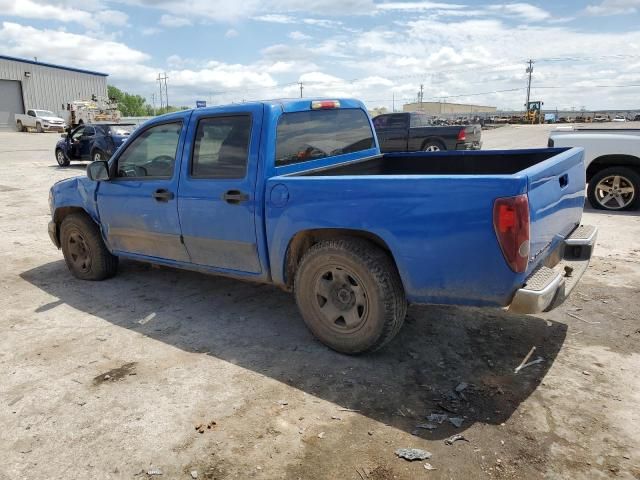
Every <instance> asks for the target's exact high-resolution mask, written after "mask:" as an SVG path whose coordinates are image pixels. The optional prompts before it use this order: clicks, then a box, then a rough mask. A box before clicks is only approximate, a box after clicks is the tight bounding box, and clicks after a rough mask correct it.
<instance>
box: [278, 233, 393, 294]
mask: <svg viewBox="0 0 640 480" xmlns="http://www.w3.org/2000/svg"><path fill="white" fill-rule="evenodd" d="M336 238H361V239H364V240H367V241H369V242H371V243H373V244H374V245H376V246H378V247H380V248H381V249H382V250H384V251H385V252H387V253H388V254H389V257H390V258H391V261H392V262H393V264H394V266H396V268H397V265H396V262H395V259H394V258H393V254H392V253H391V249H390V248H389V246H388V245H387V243H386V242H385V241H384V240H383V239H382V238H380V237H379V236H377V235H375V234H373V233H371V232H365V231H363V230H352V229H348V228H322V229H314V230H304V231H302V232H298V233H297V234H296V235H295V236H294V237H293V238H292V239H291V241H290V242H289V245H288V247H287V257H286V260H285V271H284V281H285V288H286V289H287V290H290V289H292V288H293V280H294V278H295V276H296V270H297V269H298V265H299V264H300V260H301V259H302V257H303V255H304V254H305V253H306V252H307V250H309V249H310V248H311V247H312V246H313V245H315V244H316V243H318V242H321V241H324V240H330V239H336Z"/></svg>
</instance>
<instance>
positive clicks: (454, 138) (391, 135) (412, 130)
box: [373, 112, 482, 153]
mask: <svg viewBox="0 0 640 480" xmlns="http://www.w3.org/2000/svg"><path fill="white" fill-rule="evenodd" d="M373 126H374V127H375V129H376V135H377V136H378V143H379V144H380V150H382V152H383V153H386V152H417V151H424V152H437V151H441V150H479V149H480V147H481V146H482V142H481V141H480V137H481V135H482V127H481V126H480V125H451V126H436V125H433V123H432V121H431V119H430V118H429V116H428V115H426V114H424V113H415V112H411V113H388V114H384V115H378V116H377V117H375V118H374V119H373Z"/></svg>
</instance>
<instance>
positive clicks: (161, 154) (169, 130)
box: [117, 122, 182, 178]
mask: <svg viewBox="0 0 640 480" xmlns="http://www.w3.org/2000/svg"><path fill="white" fill-rule="evenodd" d="M181 131H182V122H175V123H164V124H162V125H155V126H153V127H151V128H148V129H146V130H145V131H144V132H142V133H141V134H140V135H138V136H137V137H136V138H135V139H134V140H133V142H132V143H131V144H130V145H129V146H128V147H127V149H126V150H125V151H124V152H122V155H120V157H119V158H118V170H117V176H118V177H128V178H141V177H156V178H157V177H164V178H169V177H171V176H172V175H173V167H174V164H175V161H176V151H177V150H178V140H179V139H180V132H181Z"/></svg>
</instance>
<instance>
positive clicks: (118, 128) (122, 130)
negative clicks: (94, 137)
mask: <svg viewBox="0 0 640 480" xmlns="http://www.w3.org/2000/svg"><path fill="white" fill-rule="evenodd" d="M135 128H136V126H135V125H109V133H110V134H111V135H129V134H130V133H131V132H133V131H134V130H135Z"/></svg>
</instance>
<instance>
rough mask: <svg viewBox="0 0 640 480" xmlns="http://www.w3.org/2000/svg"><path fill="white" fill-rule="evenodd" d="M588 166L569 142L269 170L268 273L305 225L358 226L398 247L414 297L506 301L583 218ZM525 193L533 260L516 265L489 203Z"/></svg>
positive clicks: (401, 266) (417, 299)
mask: <svg viewBox="0 0 640 480" xmlns="http://www.w3.org/2000/svg"><path fill="white" fill-rule="evenodd" d="M584 175H585V173H584V166H583V164H582V150H581V149H578V148H573V149H534V150H520V151H504V152H501V151H469V152H442V153H436V154H434V153H422V152H418V153H398V154H396V153H394V154H386V155H379V156H375V157H371V158H368V159H364V160H360V161H354V162H350V163H345V164H341V165H337V166H333V167H329V168H324V169H314V170H311V171H309V170H307V171H302V172H297V173H293V174H289V175H282V176H277V177H272V178H270V179H269V180H268V182H267V186H266V188H267V192H272V193H271V195H272V196H271V199H272V201H268V202H267V212H266V217H267V221H266V228H267V238H269V243H270V245H269V249H270V253H271V254H272V264H271V268H272V273H273V275H274V278H275V279H277V280H278V279H280V278H282V276H283V272H282V268H281V267H280V266H279V265H280V264H281V263H282V259H283V258H284V257H285V255H286V250H284V249H278V248H277V247H276V248H274V246H277V245H281V244H282V243H284V244H285V245H286V242H283V241H282V239H285V238H286V239H288V238H292V237H293V236H295V234H296V233H297V232H298V231H300V229H305V228H307V229H314V228H335V229H346V230H361V231H365V232H369V233H371V234H372V235H375V236H377V237H378V238H379V239H380V240H381V241H382V242H383V243H384V244H386V245H387V246H388V247H389V250H390V251H391V252H398V256H397V257H396V258H395V261H396V264H397V265H398V268H399V271H400V276H401V278H402V280H403V284H404V287H405V290H406V292H407V296H408V298H409V300H410V301H411V302H415V303H443V304H469V305H478V306H480V305H494V306H504V305H508V304H509V303H510V301H511V298H512V295H513V293H514V292H515V291H516V289H518V288H520V287H521V286H522V285H523V284H524V283H525V281H526V278H527V277H528V276H529V275H530V274H531V273H532V272H533V271H534V270H535V269H536V267H538V266H539V265H541V264H542V263H543V262H544V261H545V260H546V259H547V258H549V257H550V256H551V252H553V251H554V250H555V249H556V248H557V247H558V246H559V245H560V244H561V243H562V241H563V239H564V238H565V237H566V236H568V235H569V234H570V233H571V232H572V231H573V230H574V229H575V228H576V226H577V225H578V224H579V222H580V218H581V215H582V209H583V206H584V187H585V179H584ZM285 192H286V193H285ZM525 193H526V194H527V196H528V201H529V215H530V260H529V266H528V268H527V271H526V272H523V273H518V274H516V273H514V272H513V271H512V270H510V268H509V266H508V265H507V263H506V262H505V260H504V258H503V255H502V253H501V251H500V247H499V244H498V242H497V240H496V233H495V230H494V225H493V208H494V202H495V200H496V199H497V198H501V197H510V196H517V195H521V194H525ZM283 199H284V200H283ZM310 212H313V213H310ZM310 218H313V219H314V221H313V222H310V223H309V224H308V225H306V222H305V219H310Z"/></svg>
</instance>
